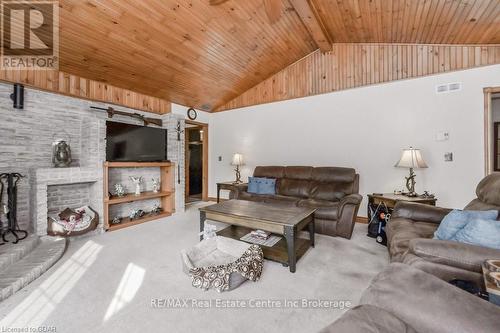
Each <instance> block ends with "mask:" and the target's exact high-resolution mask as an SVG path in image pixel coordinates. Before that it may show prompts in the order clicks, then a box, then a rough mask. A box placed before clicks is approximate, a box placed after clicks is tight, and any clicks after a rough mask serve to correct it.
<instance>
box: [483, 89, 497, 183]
mask: <svg viewBox="0 0 500 333" xmlns="http://www.w3.org/2000/svg"><path fill="white" fill-rule="evenodd" d="M484 155H485V173H486V175H489V174H490V173H492V172H499V171H500V87H490V88H484Z"/></svg>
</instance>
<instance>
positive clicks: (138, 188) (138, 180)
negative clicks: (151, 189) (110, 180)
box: [130, 177, 142, 195]
mask: <svg viewBox="0 0 500 333" xmlns="http://www.w3.org/2000/svg"><path fill="white" fill-rule="evenodd" d="M130 180H131V181H132V182H133V183H134V184H135V195H141V183H142V177H130Z"/></svg>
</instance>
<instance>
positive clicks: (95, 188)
mask: <svg viewBox="0 0 500 333" xmlns="http://www.w3.org/2000/svg"><path fill="white" fill-rule="evenodd" d="M30 178H31V181H32V184H31V186H32V189H33V191H32V195H33V198H32V200H31V204H32V207H31V212H32V214H33V216H32V218H33V221H35V225H34V227H35V228H34V229H35V230H34V231H35V233H36V234H37V235H39V236H45V235H47V217H48V213H49V211H50V212H56V211H57V210H59V211H60V210H63V209H64V208H66V207H69V208H78V206H82V205H89V206H90V207H92V209H94V210H95V211H96V212H97V213H98V214H99V225H98V227H97V229H96V231H97V232H102V231H103V214H102V212H103V207H102V203H103V191H102V189H103V184H102V169H100V168H79V167H76V168H44V169H36V170H34V171H33V173H32V175H31V177H30ZM84 201H87V202H84Z"/></svg>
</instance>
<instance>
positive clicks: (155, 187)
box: [152, 178, 161, 193]
mask: <svg viewBox="0 0 500 333" xmlns="http://www.w3.org/2000/svg"><path fill="white" fill-rule="evenodd" d="M152 181H153V192H154V193H158V192H160V184H161V181H160V178H153V179H152Z"/></svg>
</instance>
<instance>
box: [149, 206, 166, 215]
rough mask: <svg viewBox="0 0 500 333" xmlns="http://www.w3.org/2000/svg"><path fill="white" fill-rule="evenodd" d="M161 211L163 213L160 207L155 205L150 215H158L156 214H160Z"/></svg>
mask: <svg viewBox="0 0 500 333" xmlns="http://www.w3.org/2000/svg"><path fill="white" fill-rule="evenodd" d="M162 211H163V209H162V208H161V207H160V205H158V204H155V205H154V206H153V210H152V211H151V214H153V215H158V214H160V213H161V212H162Z"/></svg>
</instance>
